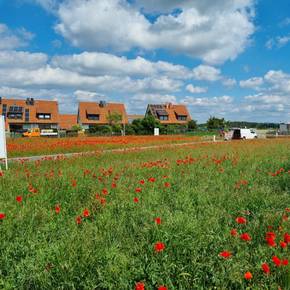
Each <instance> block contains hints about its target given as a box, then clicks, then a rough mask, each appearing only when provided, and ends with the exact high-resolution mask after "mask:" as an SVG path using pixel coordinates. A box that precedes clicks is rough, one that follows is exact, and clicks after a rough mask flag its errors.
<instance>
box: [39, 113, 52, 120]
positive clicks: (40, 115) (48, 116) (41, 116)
mask: <svg viewBox="0 0 290 290" xmlns="http://www.w3.org/2000/svg"><path fill="white" fill-rule="evenodd" d="M36 116H37V118H38V119H42V120H49V119H51V114H42V113H40V114H37V115H36Z"/></svg>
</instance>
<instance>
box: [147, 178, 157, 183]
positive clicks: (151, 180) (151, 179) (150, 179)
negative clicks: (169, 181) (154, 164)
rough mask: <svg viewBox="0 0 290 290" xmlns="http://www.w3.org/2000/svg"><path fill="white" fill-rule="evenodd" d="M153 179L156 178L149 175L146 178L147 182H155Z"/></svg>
mask: <svg viewBox="0 0 290 290" xmlns="http://www.w3.org/2000/svg"><path fill="white" fill-rule="evenodd" d="M155 180H156V179H155V178H154V177H150V178H149V179H148V181H149V182H155Z"/></svg>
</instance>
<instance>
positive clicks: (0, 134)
mask: <svg viewBox="0 0 290 290" xmlns="http://www.w3.org/2000/svg"><path fill="white" fill-rule="evenodd" d="M0 159H5V164H6V169H7V168H8V163H7V149H6V134H5V120H4V116H0Z"/></svg>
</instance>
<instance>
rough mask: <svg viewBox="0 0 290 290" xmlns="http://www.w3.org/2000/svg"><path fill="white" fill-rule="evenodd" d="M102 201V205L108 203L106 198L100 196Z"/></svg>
mask: <svg viewBox="0 0 290 290" xmlns="http://www.w3.org/2000/svg"><path fill="white" fill-rule="evenodd" d="M100 203H101V204H102V205H105V204H106V199H105V198H103V197H102V198H100Z"/></svg>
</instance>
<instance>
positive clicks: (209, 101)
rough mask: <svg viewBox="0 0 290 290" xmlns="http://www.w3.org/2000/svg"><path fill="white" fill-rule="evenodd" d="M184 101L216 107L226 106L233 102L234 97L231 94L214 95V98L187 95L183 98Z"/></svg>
mask: <svg viewBox="0 0 290 290" xmlns="http://www.w3.org/2000/svg"><path fill="white" fill-rule="evenodd" d="M182 102H183V103H185V104H187V105H189V106H200V107H215V106H224V105H226V104H231V103H232V102H233V98H232V97H230V96H222V97H213V98H192V97H185V98H184V99H183V100H182Z"/></svg>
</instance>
